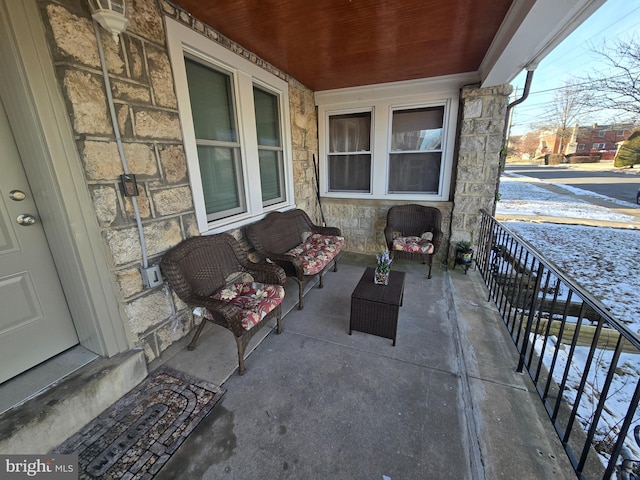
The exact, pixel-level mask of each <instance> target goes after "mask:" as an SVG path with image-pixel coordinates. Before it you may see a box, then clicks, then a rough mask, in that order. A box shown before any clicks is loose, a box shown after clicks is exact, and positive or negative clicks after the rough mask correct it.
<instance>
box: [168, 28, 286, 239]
mask: <svg viewBox="0 0 640 480" xmlns="http://www.w3.org/2000/svg"><path fill="white" fill-rule="evenodd" d="M165 20H166V27H167V44H168V49H169V58H170V61H171V66H172V70H173V76H174V83H175V88H176V96H177V99H178V113H179V116H180V123H181V126H182V134H183V141H184V149H185V155H186V159H187V166H188V170H189V181H190V184H191V192H192V196H193V202H194V206H195V214H196V220H197V223H198V229H199V231H200V233H203V234H204V233H219V232H222V231H226V230H229V229H231V228H239V227H241V226H243V225H246V224H248V223H252V222H254V221H256V220H258V219H259V218H262V217H263V216H264V215H265V214H266V213H268V212H270V211H274V210H288V209H291V208H294V207H295V204H294V199H293V161H292V154H291V151H292V149H291V126H290V125H291V124H290V114H289V85H288V83H287V82H286V81H284V80H282V79H281V78H278V77H276V76H275V75H273V74H271V73H269V72H267V71H265V70H263V69H262V68H260V67H259V66H257V65H256V64H254V63H252V62H250V61H249V60H247V59H245V58H244V57H241V56H240V55H237V54H235V53H233V52H232V51H230V50H228V49H227V48H225V47H223V46H222V45H219V44H217V43H215V42H213V41H211V40H209V39H208V38H207V37H205V36H204V35H202V34H200V33H198V32H195V31H194V30H191V29H190V28H188V27H186V26H185V25H182V24H181V23H179V22H177V21H175V20H173V19H171V18H168V17H165ZM185 54H186V55H188V56H190V57H191V58H193V59H197V60H201V61H202V62H203V64H204V65H207V64H208V65H210V66H213V67H215V68H217V69H220V70H222V71H225V72H227V73H229V74H231V76H232V79H233V92H234V97H235V102H236V108H237V112H236V115H237V117H238V119H237V122H238V140H239V142H240V150H241V152H242V171H243V174H244V175H243V179H242V182H241V183H242V187H243V188H244V194H245V198H246V211H244V212H242V213H239V214H237V215H232V216H229V217H226V218H222V219H219V220H213V221H209V220H207V213H206V210H205V204H204V194H203V191H202V179H201V177H200V164H199V161H198V151H197V146H196V138H195V130H194V126H193V116H192V112H191V102H190V99H189V90H188V84H187V74H186V69H185V64H184V57H185ZM254 85H255V86H258V87H259V88H262V89H263V90H265V91H268V92H270V93H273V94H274V95H276V96H277V97H278V100H279V109H280V122H281V125H280V131H281V132H282V138H281V142H282V148H283V160H284V176H285V179H284V186H285V199H284V201H282V202H278V203H275V204H273V205H268V206H263V204H262V192H261V188H260V166H259V159H258V140H257V131H256V124H255V110H254V102H253V98H254V97H253V87H254Z"/></svg>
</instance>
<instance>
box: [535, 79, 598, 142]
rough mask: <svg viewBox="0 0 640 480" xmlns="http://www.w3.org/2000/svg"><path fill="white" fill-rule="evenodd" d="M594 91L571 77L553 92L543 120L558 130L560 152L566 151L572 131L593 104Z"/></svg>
mask: <svg viewBox="0 0 640 480" xmlns="http://www.w3.org/2000/svg"><path fill="white" fill-rule="evenodd" d="M591 97H592V92H591V91H590V89H587V88H585V84H584V82H580V81H579V80H577V79H575V78H571V79H569V80H567V81H565V82H564V84H563V86H562V87H561V88H558V89H557V90H556V91H555V92H554V94H553V100H552V101H551V102H550V103H549V106H548V109H547V113H546V114H545V115H543V117H542V118H541V120H542V121H543V122H544V124H546V125H548V126H550V127H551V129H552V130H554V131H555V132H556V134H557V135H558V138H559V140H560V146H559V150H558V153H564V150H565V146H566V145H567V143H568V141H569V138H570V137H571V132H572V130H573V127H574V126H575V125H578V124H579V123H580V121H581V120H583V116H584V114H585V113H588V112H587V110H588V108H589V105H590V104H591Z"/></svg>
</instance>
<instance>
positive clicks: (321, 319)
mask: <svg viewBox="0 0 640 480" xmlns="http://www.w3.org/2000/svg"><path fill="white" fill-rule="evenodd" d="M373 263H374V259H373V257H371V256H363V255H355V254H346V255H345V256H344V257H343V259H342V261H341V263H340V264H339V267H338V272H335V273H334V272H332V271H330V272H328V273H327V274H326V276H325V282H324V285H325V286H324V288H323V289H318V288H317V286H315V287H314V286H312V287H311V288H313V291H310V292H308V293H307V295H306V296H305V308H304V309H303V310H301V311H300V310H297V308H296V306H295V301H296V300H297V290H296V288H297V286H296V285H295V284H294V283H293V282H292V283H291V284H287V289H286V290H287V297H286V299H285V306H284V311H285V312H287V313H286V316H285V317H284V319H283V333H282V334H281V335H276V334H275V331H273V330H272V329H271V328H269V327H265V328H263V331H262V332H260V333H259V334H258V335H256V338H254V340H253V341H252V342H253V343H252V344H251V345H250V347H249V349H248V351H249V354H248V357H247V359H246V366H247V372H246V374H245V375H243V376H239V375H237V373H235V370H236V369H237V356H236V355H237V354H236V350H235V342H234V340H233V338H232V336H231V334H230V332H228V331H226V330H225V329H223V328H221V327H217V326H215V325H209V326H208V327H207V329H206V331H205V333H204V335H203V336H202V338H201V340H200V343H199V346H198V348H197V349H196V350H195V351H191V352H190V351H187V350H186V345H187V343H188V342H189V339H188V338H185V339H183V340H181V341H180V342H177V343H176V344H174V345H172V346H171V347H170V348H169V349H168V350H167V351H165V352H164V353H163V355H162V357H161V358H159V359H157V360H156V361H154V362H153V363H152V364H151V365H150V366H149V369H150V370H153V369H155V368H157V367H159V366H160V365H163V364H166V365H168V366H170V367H172V368H175V369H177V370H180V371H183V372H185V373H187V374H189V375H192V376H194V377H198V378H201V379H204V380H208V381H211V382H213V383H216V384H218V385H221V386H223V387H224V388H226V390H227V393H226V394H225V396H224V397H223V399H222V400H221V402H220V403H219V404H218V405H217V406H216V407H215V409H214V410H213V412H212V414H211V415H209V416H208V417H207V418H206V419H204V420H203V422H202V423H201V424H200V425H199V427H198V428H197V429H196V430H195V431H194V432H193V433H192V434H191V436H190V437H189V438H188V439H187V441H186V442H185V443H184V444H183V445H182V446H181V447H180V449H179V450H178V451H177V452H176V453H175V454H174V456H173V457H172V458H171V459H170V461H169V462H168V463H167V464H166V465H165V466H164V467H163V469H162V470H161V471H160V473H159V475H158V476H157V477H156V478H157V479H175V478H189V479H194V480H195V479H220V478H229V479H245V480H246V479H259V478H260V479H267V478H269V479H275V478H296V479H298V478H299V479H320V478H331V479H349V480H351V479H380V480H382V479H383V478H384V477H385V476H386V477H388V478H390V479H392V480H400V479H402V480H410V479H442V478H455V479H498V478H519V479H543V478H545V479H546V478H554V479H564V478H566V479H570V478H571V479H573V478H576V477H575V474H574V472H573V470H572V468H571V466H570V464H569V461H568V459H567V458H566V455H565V453H564V451H563V449H562V447H561V445H560V441H559V439H558V438H557V436H556V434H555V432H554V430H553V428H552V426H551V423H550V422H549V420H548V418H547V414H546V412H544V410H543V408H542V405H541V403H540V400H539V398H538V396H537V394H536V393H535V391H534V390H533V387H532V384H531V381H530V380H529V378H528V376H527V375H520V374H518V373H517V372H516V365H517V356H516V351H515V348H514V346H513V343H512V341H511V339H510V338H509V335H508V333H507V332H506V329H505V327H504V325H503V323H502V320H501V319H500V318H499V316H498V314H497V311H496V309H495V308H494V306H493V304H492V303H490V302H487V298H486V291H485V289H484V286H483V284H482V280H481V278H480V276H479V273H478V272H477V271H474V270H470V271H469V272H468V273H467V274H466V275H465V274H464V272H463V271H462V270H460V269H456V270H446V269H444V267H443V266H441V265H434V269H433V270H434V272H433V278H432V279H431V280H428V279H427V278H426V267H425V266H424V265H421V264H420V263H418V262H410V261H397V262H395V263H394V265H393V269H395V270H402V271H405V272H407V277H406V282H405V292H404V302H403V306H402V308H401V309H400V316H399V322H398V338H397V345H396V346H395V347H393V346H392V342H391V340H388V339H384V338H380V337H376V336H373V335H368V334H365V333H360V332H353V334H352V335H351V336H350V335H349V334H348V330H349V313H350V299H351V292H352V291H353V289H354V288H355V285H356V284H357V282H358V280H359V279H360V276H361V275H362V272H363V270H364V267H366V266H373ZM256 345H257V347H256Z"/></svg>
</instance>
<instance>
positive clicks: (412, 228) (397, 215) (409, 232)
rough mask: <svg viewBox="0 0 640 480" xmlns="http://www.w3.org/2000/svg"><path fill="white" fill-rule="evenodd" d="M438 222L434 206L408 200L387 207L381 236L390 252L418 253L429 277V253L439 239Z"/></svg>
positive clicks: (431, 253) (440, 234) (430, 257)
mask: <svg viewBox="0 0 640 480" xmlns="http://www.w3.org/2000/svg"><path fill="white" fill-rule="evenodd" d="M441 224H442V213H441V212H440V210H438V209H437V208H435V207H425V206H423V205H415V204H409V205H397V206H395V207H391V208H389V211H388V212H387V225H386V227H385V229H384V236H385V240H386V242H387V248H388V249H389V252H390V253H391V256H394V255H395V254H396V253H398V252H401V254H402V255H408V256H419V257H420V258H421V259H422V263H426V264H428V266H429V275H428V277H427V278H431V267H432V265H433V256H434V255H435V254H436V253H437V252H438V249H439V248H440V244H441V243H442V230H441ZM430 236H432V238H431V239H429V237H430Z"/></svg>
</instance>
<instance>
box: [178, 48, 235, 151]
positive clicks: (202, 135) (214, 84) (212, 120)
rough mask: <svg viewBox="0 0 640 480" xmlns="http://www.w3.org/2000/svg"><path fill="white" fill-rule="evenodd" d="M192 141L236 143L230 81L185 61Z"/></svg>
mask: <svg viewBox="0 0 640 480" xmlns="http://www.w3.org/2000/svg"><path fill="white" fill-rule="evenodd" d="M185 65H186V69H187V81H188V83H189V94H190V97H191V112H192V114H193V124H194V127H195V131H196V138H199V139H206V140H220V141H225V142H236V141H237V137H238V136H237V133H236V126H235V123H236V122H235V119H234V115H233V102H232V98H233V97H232V94H231V77H230V76H229V75H227V74H225V73H222V72H219V71H217V70H214V69H212V68H208V67H206V66H204V65H202V64H199V63H196V62H194V61H193V60H190V59H189V58H186V59H185Z"/></svg>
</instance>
